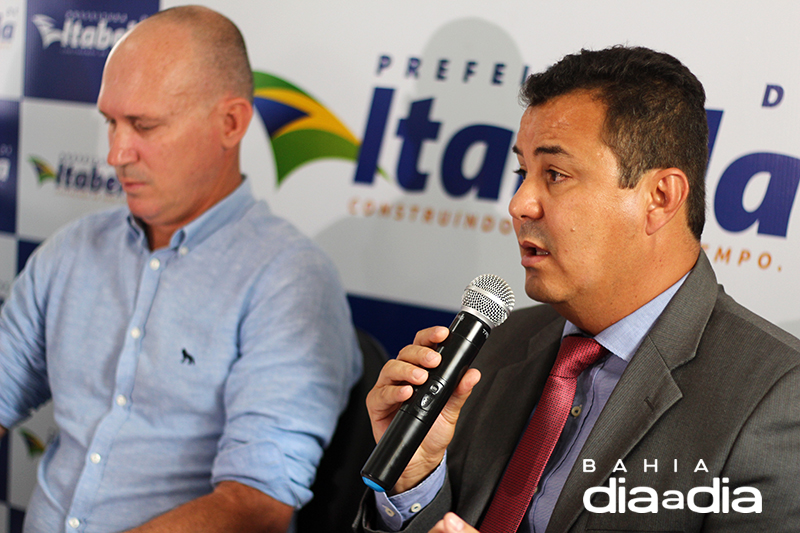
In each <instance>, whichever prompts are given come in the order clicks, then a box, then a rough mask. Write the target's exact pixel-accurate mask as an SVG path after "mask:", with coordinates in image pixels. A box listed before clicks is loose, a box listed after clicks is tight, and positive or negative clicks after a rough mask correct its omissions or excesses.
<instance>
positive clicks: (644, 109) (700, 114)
mask: <svg viewBox="0 0 800 533" xmlns="http://www.w3.org/2000/svg"><path fill="white" fill-rule="evenodd" d="M578 90H587V91H590V92H591V93H594V95H596V97H597V98H598V99H599V100H600V101H602V102H603V103H604V104H605V106H606V119H605V123H604V125H603V142H605V143H606V145H608V147H609V148H610V149H611V151H612V152H613V153H614V155H616V157H617V164H618V165H619V169H620V176H619V185H620V187H623V188H633V187H635V186H636V185H637V183H638V182H639V180H640V179H641V177H642V175H643V174H644V172H646V171H647V170H650V169H656V168H669V167H675V168H679V169H681V170H682V171H683V172H684V173H686V176H687V177H688V178H689V197H688V200H687V204H688V219H689V220H688V224H689V229H690V230H691V231H692V233H693V235H694V236H695V237H696V238H697V239H698V240H700V235H701V234H702V232H703V226H704V225H705V208H706V200H705V173H706V167H707V165H708V121H707V118H706V111H705V99H706V95H705V91H704V90H703V85H702V84H701V83H700V81H699V80H698V79H697V77H695V75H694V74H692V73H691V71H690V70H689V69H688V68H686V66H685V65H683V63H681V62H680V61H678V60H677V59H675V58H674V57H672V56H671V55H669V54H665V53H661V52H656V51H654V50H650V49H649V48H642V47H626V46H613V47H611V48H606V49H605V50H597V51H592V50H581V51H580V53H577V54H571V55H568V56H565V57H564V58H563V59H561V60H560V61H559V62H557V63H556V64H554V65H552V66H550V67H549V68H548V69H547V70H545V71H544V72H541V73H539V74H533V75H531V76H530V77H528V79H527V80H526V81H525V83H524V85H523V86H522V90H521V91H520V99H521V100H522V102H523V104H526V105H527V106H533V107H535V106H539V105H542V104H544V103H545V102H547V101H549V100H551V99H553V98H555V97H558V96H562V95H565V94H568V93H572V92H574V91H578Z"/></svg>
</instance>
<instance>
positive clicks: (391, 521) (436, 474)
mask: <svg viewBox="0 0 800 533" xmlns="http://www.w3.org/2000/svg"><path fill="white" fill-rule="evenodd" d="M446 472H447V455H446V453H445V457H444V459H442V462H441V463H439V466H437V467H436V470H434V471H433V472H431V475H429V476H428V477H427V478H425V480H424V481H423V482H422V483H420V484H419V485H417V486H416V487H414V488H413V489H409V490H407V491H405V492H401V493H400V494H395V495H394V496H391V497H389V496H387V495H386V493H385V492H375V493H374V494H375V508H376V509H377V510H378V512H377V513H376V515H377V520H376V521H377V524H375V525H376V526H377V527H378V528H379V529H383V530H385V531H400V530H401V529H403V524H404V523H406V522H407V521H408V520H410V519H412V518H413V517H414V516H415V515H416V514H417V513H419V512H420V511H421V510H422V509H424V508H425V507H426V506H427V505H428V504H429V503H431V502H432V501H433V499H434V498H435V497H436V495H437V494H438V493H439V490H441V488H442V487H443V486H444V479H445V474H446Z"/></svg>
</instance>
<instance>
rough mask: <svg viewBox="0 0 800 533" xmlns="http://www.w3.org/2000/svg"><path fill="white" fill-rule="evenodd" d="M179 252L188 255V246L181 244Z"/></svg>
mask: <svg viewBox="0 0 800 533" xmlns="http://www.w3.org/2000/svg"><path fill="white" fill-rule="evenodd" d="M178 253H179V254H181V255H186V254H188V253H189V249H188V248H187V247H186V246H181V247H180V248H178Z"/></svg>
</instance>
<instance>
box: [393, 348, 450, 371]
mask: <svg viewBox="0 0 800 533" xmlns="http://www.w3.org/2000/svg"><path fill="white" fill-rule="evenodd" d="M397 360H398V361H405V362H406V363H411V364H413V365H417V366H422V367H425V368H436V367H437V366H438V365H439V363H440V362H441V360H442V357H441V355H439V352H437V351H435V350H433V349H432V348H429V347H427V346H419V345H416V344H409V345H408V346H406V347H405V348H403V349H402V350H400V353H399V354H397Z"/></svg>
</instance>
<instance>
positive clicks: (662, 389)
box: [356, 253, 800, 533]
mask: <svg viewBox="0 0 800 533" xmlns="http://www.w3.org/2000/svg"><path fill="white" fill-rule="evenodd" d="M563 326H564V319H563V318H562V317H560V316H559V315H558V314H556V313H555V311H553V310H552V309H551V308H550V307H549V306H536V307H531V308H528V309H524V310H521V311H516V312H514V313H512V316H511V317H510V318H509V319H508V321H507V322H506V323H505V324H503V325H502V326H500V327H498V328H497V329H496V331H495V332H493V333H492V335H491V336H490V338H489V340H488V341H487V343H486V345H485V346H484V348H483V350H482V351H481V353H480V354H479V356H478V358H477V359H476V364H475V366H476V367H477V368H479V369H480V370H481V373H482V375H483V377H482V379H481V382H480V383H479V384H478V386H477V387H476V389H475V390H474V391H473V394H472V396H471V397H470V399H469V400H468V402H467V404H466V405H465V407H464V410H463V411H462V415H461V418H460V419H459V422H458V426H457V428H456V434H455V436H454V438H453V441H452V443H451V445H450V447H449V448H448V476H447V482H446V483H445V486H444V488H443V489H442V490H441V491H440V493H439V494H438V495H437V497H436V499H435V500H434V501H433V502H432V503H431V504H430V505H429V506H428V507H426V508H425V509H424V510H423V511H421V512H420V513H419V514H418V515H417V516H416V517H415V518H414V519H413V520H411V521H410V522H409V524H408V525H407V528H406V529H405V531H409V532H412V531H413V532H418V531H421V532H427V531H428V530H429V529H430V527H432V526H433V524H435V523H436V521H438V520H439V519H440V518H441V517H442V516H443V515H444V513H445V512H447V511H449V510H453V511H455V512H456V513H458V514H459V515H460V516H461V517H463V518H464V519H465V520H467V521H468V522H469V523H471V524H480V521H481V519H482V517H483V515H484V513H485V512H486V509H487V508H488V505H489V503H490V502H491V497H492V494H493V493H494V491H495V489H496V486H497V484H498V483H499V481H500V478H501V476H502V474H503V471H504V469H505V466H506V464H507V462H508V460H509V458H510V457H511V454H512V453H513V451H514V448H515V447H516V444H517V440H518V439H519V437H520V435H521V434H522V432H523V430H524V428H525V425H526V423H527V421H528V418H529V416H530V413H531V411H532V409H533V407H534V406H535V405H536V402H537V401H538V399H539V396H540V394H541V391H542V388H543V386H544V383H545V380H546V379H547V374H548V372H549V370H550V367H551V366H552V364H553V362H554V361H555V357H556V354H557V352H558V347H559V344H560V337H561V332H562V329H563ZM584 460H592V461H593V462H594V465H595V469H594V471H589V470H590V469H589V468H587V469H586V470H587V471H584V470H585V469H584ZM620 461H621V462H620ZM701 461H702V463H701ZM656 464H657V471H654V466H653V465H656ZM623 468H624V470H623ZM610 478H614V479H616V480H617V481H616V483H617V484H618V485H619V484H621V483H622V482H621V481H620V480H619V478H624V479H625V482H624V486H625V487H626V488H627V491H628V492H630V491H632V490H633V489H635V488H637V487H650V488H652V489H654V490H655V493H657V495H658V502H659V505H658V512H657V513H637V512H633V511H631V510H630V508H628V507H627V506H625V505H623V506H622V508H623V509H624V512H619V508H617V512H616V513H593V512H590V511H588V510H586V509H585V507H584V502H583V497H584V493H585V491H586V490H587V489H590V488H592V487H597V486H603V485H606V486H607V485H608V484H609V480H610ZM714 478H719V481H717V483H718V484H719V485H720V490H719V494H720V496H719V499H718V501H720V502H723V500H724V498H723V494H725V493H727V494H728V496H727V500H728V501H730V502H733V501H734V500H736V499H738V498H740V496H741V495H736V494H734V490H735V489H736V488H738V487H752V488H755V489H757V490H758V491H759V492H760V494H761V500H762V506H763V509H762V512H761V513H759V514H756V513H741V512H736V511H734V510H733V509H731V510H729V512H719V513H702V512H695V511H692V510H690V509H689V507H688V503H689V499H690V498H689V493H690V491H691V489H692V488H695V487H713V484H714ZM798 483H800V341H798V339H796V338H794V337H793V336H791V335H789V334H788V333H786V332H784V331H783V330H781V329H779V328H777V327H776V326H774V325H772V324H770V323H769V322H767V321H765V320H763V319H762V318H760V317H758V316H756V315H754V314H753V313H751V312H749V311H747V310H746V309H744V308H743V307H742V306H740V305H739V304H737V303H736V302H734V301H733V299H732V298H730V297H729V296H728V295H727V294H725V292H724V291H723V290H722V287H721V286H718V285H717V283H716V278H715V276H714V273H713V270H712V268H711V265H710V264H709V262H708V259H707V257H706V255H705V254H704V253H701V254H700V257H699V259H698V262H697V264H696V265H695V268H694V270H693V271H692V273H691V274H690V275H689V277H688V278H687V279H686V281H685V283H684V284H683V286H682V287H681V288H680V290H679V291H678V292H677V294H676V295H675V297H674V298H673V299H672V301H671V302H670V303H669V305H668V306H667V308H666V309H665V311H664V313H663V314H662V315H661V317H660V318H659V319H658V321H657V322H656V324H655V325H654V326H653V329H652V330H651V331H650V332H649V333H648V335H647V336H646V337H645V339H644V341H643V342H642V345H641V346H640V348H639V350H638V351H637V352H636V354H635V355H634V356H633V358H632V359H631V362H630V363H629V364H628V367H627V368H626V370H625V372H624V373H623V375H622V378H621V379H620V381H619V384H618V385H617V387H616V388H615V390H614V392H613V393H612V395H611V397H610V398H609V400H608V403H607V404H606V406H605V408H604V409H603V412H602V413H601V415H600V418H599V419H598V420H597V423H596V424H595V426H594V428H593V429H592V432H591V434H590V435H589V438H588V439H587V441H586V443H585V445H584V447H583V449H582V451H581V454H580V456H579V458H578V460H577V461H576V463H575V466H574V467H573V469H572V471H571V473H570V475H569V477H568V479H567V481H566V484H565V485H564V488H563V490H562V492H561V496H560V498H559V500H558V502H557V504H556V506H555V509H554V511H553V514H552V517H551V520H550V524H549V526H548V528H547V533H560V532H567V531H568V532H573V533H575V532H583V531H606V532H609V531H626V532H630V531H649V532H655V531H659V532H678V531H681V532H700V531H703V532H717V531H719V532H742V533H745V532H747V533H750V532H753V531H769V532H781V531H786V532H798V531H800V487H798V485H797V484H798ZM667 491H677V492H679V493H680V494H681V498H682V499H683V509H677V510H675V509H673V510H669V509H665V508H663V507H662V504H661V502H662V500H664V499H665V496H664V493H665V492H667ZM697 492H699V494H697V495H695V497H692V498H691V500H692V501H693V503H694V504H696V505H698V506H702V507H708V506H709V505H710V504H711V503H712V497H711V494H710V493H709V492H708V491H697ZM744 495H749V493H748V494H744ZM642 496H643V494H641V493H639V494H636V493H634V494H626V498H627V499H628V500H630V499H632V498H635V497H642ZM667 497H669V498H671V502H677V500H676V498H678V496H677V494H676V493H675V492H672V493H667ZM617 500H618V501H617V504H619V498H617ZM365 502H371V499H370V498H366V499H365ZM591 502H592V505H594V506H595V507H603V506H605V505H606V504H607V503H608V497H607V494H602V493H598V494H595V497H594V498H592V500H591ZM741 503H742V507H745V506H746V505H744V502H741ZM668 505H669V503H668ZM748 505H749V504H748ZM641 506H642V505H641V504H640V505H639V507H641ZM372 512H374V509H371V506H370V505H368V504H367V503H365V504H364V505H362V511H361V513H360V515H359V518H358V520H357V522H356V526H357V530H363V531H371V529H370V528H369V527H365V524H369V523H371V513H372Z"/></svg>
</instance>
